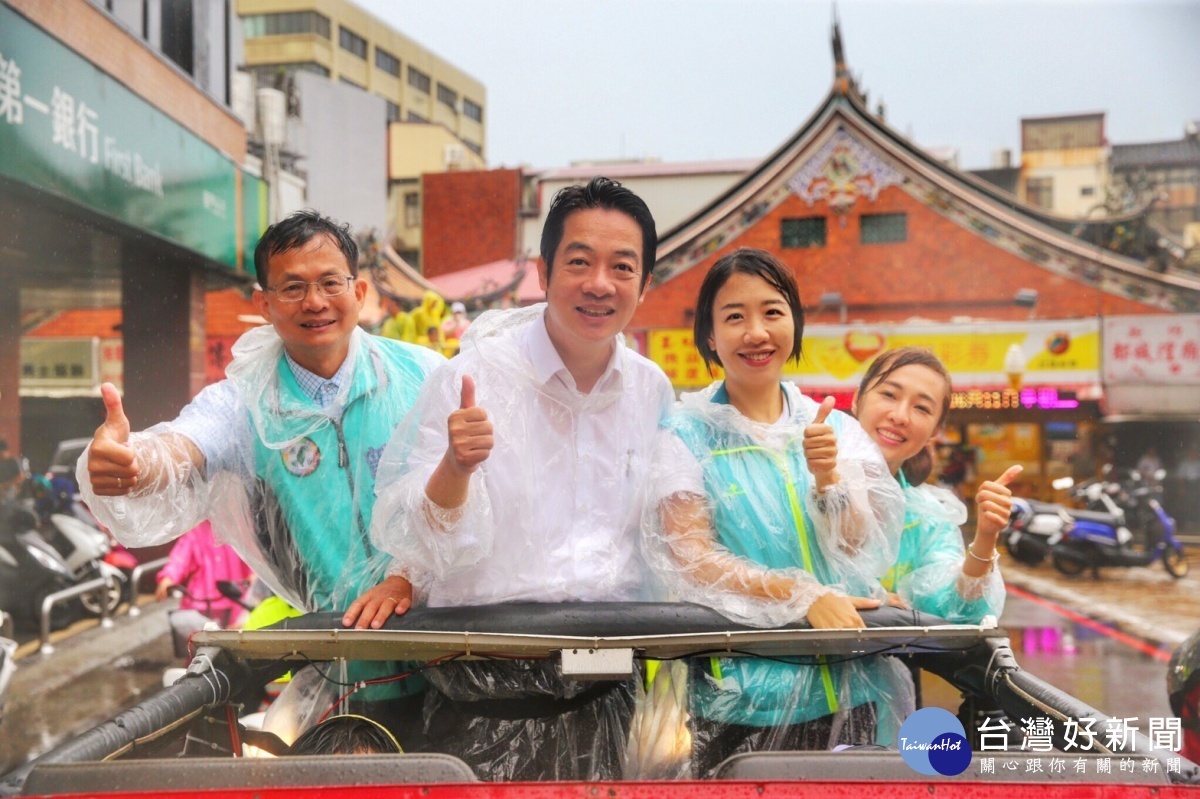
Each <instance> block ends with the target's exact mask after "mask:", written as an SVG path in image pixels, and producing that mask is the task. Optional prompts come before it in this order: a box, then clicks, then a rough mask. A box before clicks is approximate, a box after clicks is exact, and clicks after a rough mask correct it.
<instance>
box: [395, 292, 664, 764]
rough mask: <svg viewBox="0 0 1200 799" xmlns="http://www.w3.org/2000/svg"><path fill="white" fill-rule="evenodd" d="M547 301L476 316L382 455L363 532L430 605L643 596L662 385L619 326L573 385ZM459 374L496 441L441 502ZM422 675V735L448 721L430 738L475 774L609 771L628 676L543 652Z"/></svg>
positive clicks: (628, 703)
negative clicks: (553, 339)
mask: <svg viewBox="0 0 1200 799" xmlns="http://www.w3.org/2000/svg"><path fill="white" fill-rule="evenodd" d="M545 309H546V306H545V305H536V306H531V307H529V308H524V309H520V310H514V311H495V312H489V313H485V314H483V315H482V316H480V317H479V318H478V319H476V320H475V322H474V323H473V324H472V325H471V327H470V329H469V330H468V331H467V333H466V335H465V336H464V337H463V340H462V350H461V352H460V354H459V355H458V356H456V357H455V358H453V359H452V360H451V361H450V362H449V363H448V364H446V365H445V366H444V367H442V368H441V369H439V370H438V371H437V372H435V373H434V374H433V375H431V376H430V378H429V381H428V383H427V384H426V389H425V391H424V392H423V394H422V396H421V399H420V400H419V401H418V403H417V406H416V408H414V410H413V412H412V414H410V416H409V417H408V419H406V420H405V422H404V424H403V425H402V426H401V428H400V429H399V430H398V431H397V433H396V436H395V437H394V438H393V440H392V442H391V444H389V445H388V448H387V450H386V451H385V452H384V455H383V460H382V461H381V462H380V467H379V482H378V485H379V497H378V500H377V504H376V509H375V522H374V525H373V528H372V533H373V536H374V539H375V542H376V544H377V545H378V546H379V547H380V548H381V549H384V550H386V551H388V552H390V553H391V554H392V555H393V556H394V557H395V558H396V564H397V566H398V567H403V568H404V569H406V570H407V574H408V575H409V578H410V579H411V580H412V581H413V584H414V585H415V586H417V587H418V589H419V598H423V599H424V600H425V601H427V602H428V604H429V605H431V606H461V605H479V604H487V603H496V602H521V601H524V602H570V601H620V600H633V599H638V598H643V597H645V596H646V593H645V592H646V576H647V575H646V571H645V568H644V565H643V563H642V560H641V557H640V553H639V551H638V550H639V546H638V545H639V536H638V532H637V531H638V524H639V521H640V519H641V502H642V492H643V489H644V486H645V478H646V473H647V468H648V464H649V458H650V454H651V448H652V446H653V442H654V438H655V435H656V433H657V429H658V425H659V422H660V421H661V420H662V418H663V416H664V415H665V414H666V412H667V409H668V408H669V407H670V403H671V400H672V393H671V389H670V385H669V384H668V382H667V379H666V377H665V376H664V375H663V374H662V372H661V371H660V370H659V369H658V367H656V366H654V365H653V364H652V363H650V362H649V361H647V360H646V359H645V358H642V357H641V356H640V355H637V354H636V353H634V352H632V351H630V350H628V349H626V348H625V346H624V345H623V343H622V342H620V341H619V340H618V341H616V342H615V350H614V355H613V358H612V361H611V362H610V365H609V369H608V371H607V372H606V374H605V376H603V377H602V378H601V379H600V381H599V382H598V383H597V384H596V386H595V388H594V389H593V390H592V392H591V393H589V394H581V393H580V392H579V391H577V390H576V389H575V388H574V387H573V381H570V380H569V375H568V374H566V373H565V367H563V366H562V362H561V358H559V357H558V355H557V353H556V352H555V351H554V350H553V345H552V344H550V340H549V337H548V335H547V333H546V330H545V323H544V321H543V315H544V312H545ZM547 348H549V349H547ZM463 375H470V376H471V377H473V378H474V380H475V386H476V390H475V396H476V404H477V405H478V406H479V407H481V408H483V409H485V410H486V411H487V413H488V418H489V419H490V420H491V422H492V425H493V429H494V439H495V446H494V448H493V449H492V451H491V454H490V456H489V457H488V459H487V460H486V461H484V462H483V463H482V464H481V466H480V467H479V469H478V470H477V471H475V472H474V473H473V474H472V476H471V483H470V488H469V492H468V497H467V501H466V503H465V504H464V505H463V506H462V507H461V508H458V509H455V510H453V511H447V510H445V509H442V508H439V507H437V506H435V505H433V504H432V503H431V502H429V501H428V500H427V498H426V496H425V485H426V483H427V482H428V480H429V477H430V475H431V474H432V473H433V471H434V469H435V467H436V466H437V464H438V462H439V461H440V460H441V459H442V456H443V455H444V454H445V452H446V448H447V446H448V433H447V427H446V424H447V418H448V417H449V415H450V413H451V412H452V411H454V410H455V409H457V408H459V407H460V404H461V390H462V389H461V384H462V376H463ZM531 632H536V631H531ZM426 676H427V678H428V680H429V681H430V683H431V684H432V685H434V686H435V687H436V688H437V689H438V691H437V692H431V693H430V695H429V696H428V697H427V700H426V719H427V725H433V730H432V732H431V736H432V740H434V741H437V740H438V738H439V737H440V736H439V735H438V729H439V725H441V726H442V727H445V728H447V729H446V730H445V731H446V733H447V740H445V741H442V742H441V745H437V744H435V745H434V747H435V748H437V749H438V751H450V752H453V753H454V754H457V755H459V756H460V757H462V758H463V759H464V760H466V761H467V762H468V763H470V764H471V765H472V766H473V767H474V768H475V769H476V771H477V773H478V774H479V775H480V776H481V777H482V778H484V779H496V780H503V779H517V778H532V777H536V778H540V779H572V778H576V779H597V778H601V777H619V776H620V768H619V761H620V759H621V753H622V751H623V749H624V746H625V735H626V732H627V730H628V725H629V717H630V714H631V712H632V696H633V690H632V687H631V686H629V685H625V684H623V683H600V684H595V683H577V682H570V681H565V680H564V679H563V678H562V677H561V675H560V674H559V671H558V667H557V665H555V664H549V663H546V664H529V663H462V664H448V665H446V666H441V667H438V668H436V669H431V670H429V671H428V672H426ZM564 709H566V712H565V713H560V712H559V711H562V710H564ZM447 720H453V721H452V722H448V721H447ZM455 726H457V727H458V729H457V730H455V729H449V727H455ZM514 769H515V770H514Z"/></svg>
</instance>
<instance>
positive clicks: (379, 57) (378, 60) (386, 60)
mask: <svg viewBox="0 0 1200 799" xmlns="http://www.w3.org/2000/svg"><path fill="white" fill-rule="evenodd" d="M375 66H377V67H379V68H380V69H382V70H383V71H384V72H386V73H387V74H389V75H395V76H396V77H397V78H398V77H400V59H399V58H396V56H394V55H392V54H391V53H389V52H388V51H387V50H380V49H379V48H378V47H376V48H375Z"/></svg>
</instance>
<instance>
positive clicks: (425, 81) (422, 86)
mask: <svg viewBox="0 0 1200 799" xmlns="http://www.w3.org/2000/svg"><path fill="white" fill-rule="evenodd" d="M408 85H409V86H412V87H413V88H414V89H416V90H417V91H419V92H424V93H425V94H429V76H428V75H426V74H425V73H424V72H422V71H421V70H419V69H416V68H414V67H413V65H412V64H409V65H408Z"/></svg>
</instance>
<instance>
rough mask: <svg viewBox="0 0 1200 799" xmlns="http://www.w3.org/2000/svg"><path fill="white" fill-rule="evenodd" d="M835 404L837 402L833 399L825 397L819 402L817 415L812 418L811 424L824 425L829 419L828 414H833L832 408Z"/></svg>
mask: <svg viewBox="0 0 1200 799" xmlns="http://www.w3.org/2000/svg"><path fill="white" fill-rule="evenodd" d="M835 404H837V400H835V399H834V398H833V397H826V398H825V399H824V400H823V401H822V402H821V407H820V408H817V415H816V416H814V417H813V424H824V423H825V420H826V419H827V418H829V414H830V413H832V412H833V406H834V405H835Z"/></svg>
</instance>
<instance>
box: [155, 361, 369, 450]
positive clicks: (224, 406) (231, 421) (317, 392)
mask: <svg viewBox="0 0 1200 799" xmlns="http://www.w3.org/2000/svg"><path fill="white" fill-rule="evenodd" d="M284 358H285V359H286V361H287V365H288V368H289V369H291V370H292V375H293V376H294V377H295V378H296V383H297V384H298V385H299V386H300V390H301V391H303V392H304V393H305V394H306V395H307V396H308V397H310V398H311V399H312V401H313V402H314V403H315V404H316V405H317V407H318V408H326V407H328V406H329V405H330V404H331V403H332V402H333V400H334V398H335V397H337V394H338V391H339V390H340V389H341V387H342V385H343V384H344V383H346V381H348V380H349V379H350V377H351V374H352V372H353V364H352V363H351V359H350V358H347V359H346V360H345V361H343V362H342V365H341V366H340V367H338V370H337V372H336V373H334V375H333V377H331V378H329V379H328V380H326V379H325V378H323V377H321V376H320V375H317V374H313V373H312V372H310V371H308V370H307V369H305V368H304V367H303V366H301V365H300V364H298V363H296V362H295V361H294V360H292V356H291V355H288V354H287V351H286V350H284ZM337 415H339V416H340V413H338V414H337ZM176 430H177V431H178V432H181V433H183V434H184V435H186V436H187V437H188V438H190V439H191V440H192V441H193V442H194V443H195V444H196V447H197V448H198V449H199V450H200V452H201V453H202V454H203V455H204V462H205V464H206V470H207V471H208V473H209V474H215V473H217V472H221V471H238V470H239V469H240V468H241V466H240V464H239V462H238V457H239V448H240V447H242V446H244V444H245V442H246V441H247V440H248V439H249V437H250V436H251V435H252V434H251V431H250V425H249V421H248V420H247V413H246V406H245V404H244V402H243V400H242V397H241V395H240V394H239V393H238V391H237V388H236V387H235V386H234V384H233V382H232V381H229V380H223V381H221V382H220V383H214V384H213V385H211V386H209V387H208V388H207V389H206V390H204V391H202V392H200V393H199V394H197V395H196V397H195V398H194V399H193V400H192V402H191V404H190V405H188V406H187V407H186V408H184V410H183V413H182V414H181V415H180V417H179V419H178V420H176Z"/></svg>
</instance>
